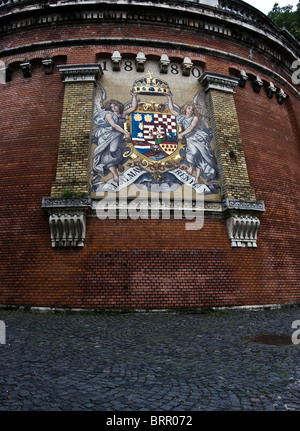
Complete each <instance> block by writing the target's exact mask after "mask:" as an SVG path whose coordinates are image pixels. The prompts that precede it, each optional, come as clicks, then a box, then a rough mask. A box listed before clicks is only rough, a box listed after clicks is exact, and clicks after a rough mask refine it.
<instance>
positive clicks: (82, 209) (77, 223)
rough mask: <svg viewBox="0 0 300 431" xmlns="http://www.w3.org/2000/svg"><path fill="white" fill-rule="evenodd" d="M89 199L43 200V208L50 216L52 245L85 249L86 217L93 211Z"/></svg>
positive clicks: (56, 198) (57, 198)
mask: <svg viewBox="0 0 300 431" xmlns="http://www.w3.org/2000/svg"><path fill="white" fill-rule="evenodd" d="M91 205H92V203H91V199H90V198H89V197H88V198H77V197H72V198H59V197H55V198H51V197H49V198H43V201H42V208H43V209H44V210H45V211H47V213H48V214H49V227H50V235H51V245H52V247H53V248H55V247H75V248H80V247H84V244H85V236H86V215H87V213H88V212H89V210H90V209H91Z"/></svg>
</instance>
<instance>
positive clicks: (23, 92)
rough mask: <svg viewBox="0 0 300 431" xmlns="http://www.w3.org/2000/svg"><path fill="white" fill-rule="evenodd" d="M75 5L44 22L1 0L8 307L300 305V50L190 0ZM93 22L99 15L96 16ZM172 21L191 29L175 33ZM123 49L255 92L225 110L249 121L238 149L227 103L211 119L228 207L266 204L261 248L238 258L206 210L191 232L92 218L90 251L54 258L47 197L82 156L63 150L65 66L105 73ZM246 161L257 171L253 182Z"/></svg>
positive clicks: (234, 15)
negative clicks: (297, 80)
mask: <svg viewBox="0 0 300 431" xmlns="http://www.w3.org/2000/svg"><path fill="white" fill-rule="evenodd" d="M69 3H70V5H69V7H68V6H67V5H65V6H60V2H51V4H52V6H51V8H49V10H47V9H42V10H41V9H39V8H36V9H35V7H36V2H34V1H32V2H29V1H23V2H22V1H20V2H15V5H12V4H11V3H9V2H8V3H7V2H3V1H2V3H1V2H0V29H1V32H0V60H2V61H4V62H5V63H6V64H7V67H8V70H7V82H6V83H5V84H2V85H0V99H1V105H0V111H1V118H2V121H1V123H0V140H1V171H2V172H1V176H0V182H1V187H0V190H1V194H2V196H1V200H0V207H1V212H0V217H1V249H0V253H1V273H0V276H1V277H0V280H1V289H0V304H6V305H27V304H29V305H32V306H48V307H49V306H53V307H82V308H109V309H110V308H126V309H166V308H201V307H212V306H215V307H223V306H239V305H263V304H278V303H293V302H299V301H300V286H299V278H300V273H299V258H300V254H299V249H300V240H299V223H300V222H299V203H298V202H299V186H298V185H299V183H300V169H299V166H300V154H299V144H300V120H299V119H300V93H299V91H300V90H299V88H300V87H299V85H296V84H294V83H293V82H292V78H291V75H292V72H291V64H292V62H293V61H294V60H295V59H296V58H297V54H296V51H297V49H298V50H299V44H297V43H296V41H294V40H293V38H292V37H291V36H289V35H288V34H286V33H284V32H283V31H280V30H279V29H277V28H276V27H275V26H274V25H273V24H272V23H270V22H269V21H268V20H267V18H266V17H264V15H262V14H260V13H259V12H258V11H256V10H255V9H253V8H251V7H250V6H247V5H246V4H244V3H243V2H241V1H236V2H231V3H233V4H234V5H235V10H234V9H231V10H228V9H227V11H226V9H225V7H226V3H225V2H219V5H218V7H216V6H214V5H213V6H209V5H205V4H198V3H197V4H196V3H195V2H190V3H191V5H190V9H189V8H187V11H185V12H182V11H181V12H180V10H179V9H180V7H177V9H174V8H173V7H172V2H171V1H169V2H166V3H164V6H159V5H158V4H156V5H155V7H153V8H152V9H151V12H150V11H149V10H148V7H147V6H146V4H140V5H138V6H134V4H132V5H129V6H126V5H122V7H121V6H120V7H118V6H117V5H111V6H110V4H109V2H108V3H106V4H105V5H103V4H102V2H91V4H89V5H81V7H80V6H78V9H77V7H76V6H74V5H73V4H72V2H69ZM83 3H84V2H83ZM133 3H134V2H133ZM141 3H143V2H141ZM177 3H178V4H179V5H180V2H176V4H177ZM213 3H217V2H213ZM104 12H105V14H106V15H105V14H104ZM109 12H110V14H109ZM121 12H122V13H121ZM125 12H126V13H127V16H126V19H125ZM246 12H247V14H246ZM80 13H81V15H80ZM92 13H94V14H98V15H97V16H96V15H95V16H94V18H91V17H90V16H91V14H92ZM242 13H245V15H244V17H242ZM76 14H77V15H76ZM84 14H86V15H84ZM103 14H104V15H103ZM139 14H140V15H139ZM83 15H84V16H83ZM141 15H142V16H141ZM151 16H152V18H151ZM154 16H156V19H154V18H153V17H154ZM157 16H160V20H157ZM166 16H169V17H171V18H172V19H174V20H175V18H176V17H177V18H176V19H177V20H183V22H182V21H180V22H179V21H178V22H175V21H173V23H172V25H171V24H170V23H168V22H167V21H166V20H167V18H165V17H166ZM245 16H247V20H248V23H249V26H250V25H251V26H252V28H251V29H249V31H248V33H247V32H246V30H242V28H244V23H245V19H246V18H245ZM250 16H252V18H251V19H250ZM47 17H48V18H47ZM62 17H64V18H62ZM67 17H68V19H67ZM88 17H89V18H88ZM171 18H169V19H171ZM30 20H31V21H30ZM249 20H250V21H249ZM17 22H19V25H17V24H16V23H17ZM199 22H200V24H199ZM20 23H22V24H20ZM262 24H263V25H264V26H265V31H264V35H262V34H261V33H260V30H259V28H261V25H262ZM255 26H256V27H257V34H256V33H255ZM226 29H228V31H229V30H230V31H231V34H230V35H229V34H227V33H226V31H227V30H226ZM276 32H277V33H276ZM276 34H277V36H274V35H276ZM276 37H277V40H276ZM254 41H255V43H254ZM283 41H284V44H283V43H282V42H283ZM116 50H117V51H119V52H120V53H122V56H123V57H124V59H125V60H126V59H130V60H132V64H134V59H135V56H136V55H137V53H138V52H140V51H143V52H144V53H145V55H146V57H147V59H151V61H153V62H157V64H158V62H159V59H160V57H161V55H162V54H167V55H168V57H169V58H170V59H171V62H173V63H181V62H182V61H183V59H184V58H185V57H187V56H188V57H189V58H190V59H191V61H192V62H193V64H194V65H195V67H197V68H198V69H199V70H201V72H203V73H205V72H210V73H216V74H219V75H222V76H228V77H231V78H237V77H238V78H239V77H240V73H241V70H244V71H245V73H246V74H247V76H248V80H247V82H246V85H245V87H244V88H242V87H240V86H239V85H236V86H235V88H234V94H233V95H226V96H224V97H229V98H230V97H232V98H233V99H232V100H234V103H233V105H232V108H230V106H231V105H230V106H229V104H228V103H227V101H228V100H229V99H224V104H225V107H224V108H222V109H224V112H226V107H227V108H228V112H227V114H226V115H227V117H226V115H225V114H224V115H225V117H226V118H225V117H224V118H225V120H226V122H227V123H224V124H227V125H228V121H229V122H230V121H231V120H228V118H229V119H230V118H231V117H232V118H233V117H234V115H235V114H236V116H237V120H236V121H235V122H234V121H233V123H232V124H231V123H230V124H229V125H228V130H227V134H228V136H227V138H226V139H228V142H229V143H228V142H227V141H226V142H225V144H224V145H223V144H222V139H223V135H224V136H225V135H226V127H227V126H226V125H224V127H223V128H221V129H222V130H221V129H220V124H221V122H222V118H223V117H222V112H223V111H222V112H221V111H220V112H221V114H220V115H219V113H218V112H219V111H218V109H219V108H220V100H221V99H216V98H215V97H219V96H216V94H217V93H214V94H215V96H214V95H213V94H212V96H211V100H212V102H211V106H214V100H219V102H218V103H217V102H216V104H217V105H218V106H219V108H218V106H217V107H214V108H213V109H215V112H214V115H215V122H216V126H215V129H214V132H215V133H217V135H218V139H217V136H216V135H215V138H216V142H217V144H216V145H219V146H220V154H221V155H220V156H219V158H218V163H219V168H220V171H222V169H223V170H224V172H225V173H224V175H225V177H226V178H225V177H224V178H225V180H226V181H225V180H224V179H223V180H222V181H225V182H224V184H223V183H222V195H221V199H219V202H218V204H221V201H222V200H224V199H225V198H226V199H227V198H231V199H234V198H235V196H237V197H238V198H239V199H240V200H245V201H247V202H248V201H251V202H252V201H253V202H254V201H255V202H262V201H263V202H264V204H265V211H264V212H261V213H259V215H258V217H259V220H260V223H261V225H260V228H259V231H258V240H257V248H248V247H245V248H240V247H232V246H231V243H230V241H229V238H228V231H227V227H226V220H227V218H228V216H229V215H230V214H228V213H226V212H225V211H223V212H222V211H221V213H220V214H217V215H216V214H214V213H210V212H208V213H207V214H208V215H207V217H206V219H205V223H204V227H203V229H201V230H199V231H186V230H185V222H186V221H185V220H161V219H160V220H130V219H127V220H103V221H100V220H98V219H97V217H96V216H95V213H90V214H89V216H88V217H87V221H86V239H85V246H84V247H83V248H73V247H57V248H53V247H51V242H50V233H49V214H48V213H47V212H46V211H45V210H44V209H43V208H42V199H43V198H44V197H47V196H48V197H50V196H52V197H55V196H58V195H59V194H57V193H56V190H59V187H60V186H59V184H60V183H59V181H60V180H59V175H58V174H59V172H60V169H62V171H64V172H66V165H64V162H65V160H66V157H70V159H68V160H70V162H69V163H70V164H71V165H72V163H73V162H74V163H75V160H77V156H78V154H71V155H70V154H68V156H67V155H66V153H67V151H62V143H63V136H64V133H65V135H66V136H67V135H68V133H69V132H68V129H65V127H66V126H65V125H66V124H67V123H66V121H67V120H66V112H67V115H68V116H69V117H68V118H70V115H73V114H72V107H71V105H70V104H69V105H68V100H71V98H72V97H73V96H72V95H74V92H72V91H73V90H72V91H70V92H68V91H69V90H67V88H69V89H70V88H72V89H74V88H75V87H71V86H72V84H65V83H64V82H63V80H62V76H61V73H60V71H59V68H58V67H57V66H62V65H79V64H97V63H98V62H101V61H102V60H104V59H107V58H110V56H111V55H112V53H113V52H114V51H116ZM47 56H50V57H51V58H52V60H53V73H51V74H45V69H44V66H43V64H42V60H43V59H45V58H46V57H47ZM24 59H26V61H27V60H28V61H29V62H30V64H31V66H32V75H31V77H28V78H25V77H24V75H23V70H22V68H21V66H20V65H21V64H22V63H24V62H25V63H26V61H24ZM169 74H170V72H169ZM257 75H259V76H260V78H261V79H262V81H263V87H262V88H261V90H260V92H259V93H257V92H255V91H254V90H253V86H252V83H253V81H255V79H256V77H257ZM104 76H108V73H107V72H105V71H104ZM169 76H170V75H169ZM165 79H168V75H166V78H165ZM270 82H273V84H274V85H275V87H276V89H277V93H276V95H277V94H278V92H279V90H281V89H282V90H283V91H284V94H285V95H286V96H287V97H286V99H284V101H283V103H282V104H280V103H278V99H277V96H276V95H274V96H273V98H271V99H269V98H268V97H267V95H266V91H265V90H266V89H267V88H268V86H269V85H270ZM74 85H75V84H74ZM76 88H77V89H78V88H79V87H76ZM82 88H83V87H82ZM90 88H92V87H90ZM74 91H75V90H74ZM89 91H90V90H89ZM82 94H83V93H81V96H80V97H81V102H80V103H82V104H83V103H85V102H82V100H83V99H82V97H83V96H82ZM86 94H87V93H85V95H86ZM218 94H219V93H218ZM222 94H223V93H222ZM74 97H75V96H74ZM76 97H77V96H76ZM87 97H88V96H87ZM222 97H223V96H222ZM222 100H223V99H222ZM230 100H231V99H230ZM91 102H92V100H91ZM70 103H71V102H70ZM78 103H79V102H78ZM80 103H79V105H77V108H78V106H80ZM85 106H86V105H82V110H83V112H84V110H85V109H86V107H85ZM66 107H68V110H66ZM89 109H90V108H89ZM220 109H221V108H220ZM230 109H233V111H234V112H233V113H231V112H230ZM78 115H79V114H78ZM82 115H83V114H82ZM82 115H81V114H80V116H81V117H82ZM225 120H224V122H225ZM78 121H79V120H78ZM80 121H81V119H80ZM86 121H87V123H88V124H89V122H90V118H89V117H87V118H86ZM70 127H71V126H70ZM231 128H234V130H238V132H239V133H238V135H237V137H234V139H236V141H237V142H240V141H241V143H239V144H237V145H238V147H236V148H237V149H235V150H234V151H235V152H236V154H238V159H235V158H234V157H232V158H230V157H229V156H228V154H227V153H226V151H227V150H226V145H229V147H228V151H229V149H230V148H231V145H234V143H233V144H231V143H230V136H233V135H234V133H233V132H232V130H233V129H231ZM72 133H73V132H72ZM78 133H81V135H80V134H78V136H81V137H80V139H81V140H82V141H81V142H82V144H80V142H79V141H78V142H79V144H78V145H79V146H78V150H77V151H78V152H80V151H85V150H86V149H87V147H88V146H89V135H88V133H87V132H86V131H82V130H81V131H79V132H78ZM234 136H235V135H234ZM64 139H65V141H66V139H67V138H66V137H65V138H64ZM78 139H79V138H78ZM224 139H225V138H224ZM226 139H225V140H226ZM232 139H233V138H232ZM239 140H240V141H239ZM218 142H219V143H218ZM80 145H81V146H80ZM222 145H223V146H222ZM222 148H223V149H222ZM232 148H233V147H232ZM83 149H84V150H83ZM222 151H223V153H222ZM223 156H224V157H223ZM222 157H223V158H222ZM226 157H227V158H226ZM239 157H240V158H239ZM243 157H244V158H243ZM83 160H84V162H83V165H84V166H81V168H82V173H81V174H80V175H79V174H78V172H76V173H75V174H76V175H77V174H78V178H80V181H81V183H80V184H81V185H82V183H83V187H84V182H85V181H86V190H88V192H89V193H90V189H89V187H88V180H85V178H86V172H87V170H88V168H87V167H86V164H87V163H88V151H86V155H85V156H84V158H83ZM239 160H245V162H246V165H247V172H248V179H247V178H246V179H245V182H244V183H243V181H244V180H243V181H242V183H243V184H240V183H239V178H240V177H239V176H238V175H239V172H241V171H242V167H241V163H240V162H239ZM220 163H222V166H221V165H220ZM234 163H235V164H236V165H234ZM228 165H229V168H228V171H227V166H228ZM60 166H63V167H62V168H61V167H60ZM76 166H77V165H76ZM81 168H80V169H81ZM244 177H245V175H244ZM244 177H243V178H244ZM246 177H247V176H246ZM70 181H71V180H70ZM247 181H248V182H247ZM225 183H226V184H228V190H227V186H224V185H225ZM231 184H232V189H231V188H230V187H231V186H230V185H231ZM242 186H243V187H242ZM239 187H240V188H239ZM231 190H232V191H231ZM241 190H242V191H241ZM226 193H227V194H226ZM230 193H233V194H232V195H230ZM240 193H241V194H240ZM243 193H244V195H243Z"/></svg>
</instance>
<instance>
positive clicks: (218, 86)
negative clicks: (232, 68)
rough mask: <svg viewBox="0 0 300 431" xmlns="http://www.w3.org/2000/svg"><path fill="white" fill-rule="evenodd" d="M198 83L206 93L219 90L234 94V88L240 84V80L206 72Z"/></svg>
mask: <svg viewBox="0 0 300 431" xmlns="http://www.w3.org/2000/svg"><path fill="white" fill-rule="evenodd" d="M198 81H199V83H200V85H202V86H203V87H204V89H205V91H209V90H218V91H224V92H225V93H232V94H233V93H234V88H235V87H236V86H237V85H238V83H239V79H238V78H234V77H232V76H227V75H221V74H219V73H213V72H204V73H203V75H202V76H201V77H200V78H199V79H198Z"/></svg>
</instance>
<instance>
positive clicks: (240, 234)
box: [226, 214, 260, 248]
mask: <svg viewBox="0 0 300 431" xmlns="http://www.w3.org/2000/svg"><path fill="white" fill-rule="evenodd" d="M226 224H227V232H228V237H229V239H230V242H231V246H232V247H250V248H256V247H257V232H258V229H259V227H260V221H259V219H258V217H255V216H251V215H238V214H235V215H232V216H231V217H229V218H228V219H227V221H226Z"/></svg>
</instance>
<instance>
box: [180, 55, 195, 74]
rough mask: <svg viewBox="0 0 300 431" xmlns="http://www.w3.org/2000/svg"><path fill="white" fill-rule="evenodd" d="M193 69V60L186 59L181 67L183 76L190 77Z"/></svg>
mask: <svg viewBox="0 0 300 431" xmlns="http://www.w3.org/2000/svg"><path fill="white" fill-rule="evenodd" d="M192 67H193V63H192V62H191V59H190V58H189V57H185V59H184V60H183V62H182V65H181V68H182V74H183V76H190V74H191V70H192Z"/></svg>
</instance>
